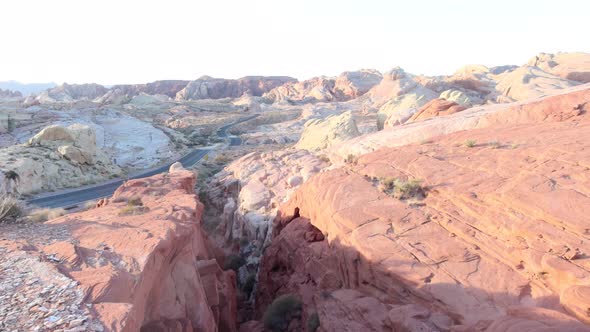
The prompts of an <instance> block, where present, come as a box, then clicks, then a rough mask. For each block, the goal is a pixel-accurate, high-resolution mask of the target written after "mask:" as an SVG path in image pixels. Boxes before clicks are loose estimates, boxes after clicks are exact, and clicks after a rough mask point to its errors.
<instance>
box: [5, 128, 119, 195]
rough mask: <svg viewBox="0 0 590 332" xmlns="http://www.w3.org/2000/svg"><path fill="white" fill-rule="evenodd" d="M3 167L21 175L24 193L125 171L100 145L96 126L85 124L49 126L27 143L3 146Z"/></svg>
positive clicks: (46, 189)
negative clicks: (97, 143)
mask: <svg viewBox="0 0 590 332" xmlns="http://www.w3.org/2000/svg"><path fill="white" fill-rule="evenodd" d="M0 167H1V168H2V169H3V170H4V171H9V170H10V171H14V172H16V174H18V175H19V179H20V180H19V183H18V189H19V192H20V193H22V194H33V193H39V192H43V191H52V190H57V189H62V188H70V187H79V186H83V185H87V184H91V183H95V182H102V181H105V180H108V179H110V178H113V177H117V176H120V175H122V173H123V171H122V169H121V168H120V167H118V166H117V165H116V164H114V163H113V162H112V160H111V159H110V158H109V157H107V155H106V154H105V153H104V152H102V150H100V149H98V148H97V146H96V133H95V131H94V129H93V128H91V127H89V126H86V125H82V124H72V125H70V126H68V127H64V126H60V125H52V126H48V127H46V128H44V129H43V130H41V131H40V132H39V133H37V134H36V135H35V136H33V137H32V138H31V139H30V140H29V141H28V142H27V144H23V145H13V146H10V147H7V148H4V149H0Z"/></svg>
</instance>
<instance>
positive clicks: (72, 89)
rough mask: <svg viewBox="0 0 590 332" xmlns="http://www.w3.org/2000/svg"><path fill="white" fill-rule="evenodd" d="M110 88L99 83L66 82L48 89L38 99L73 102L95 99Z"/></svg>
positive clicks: (44, 101) (46, 101) (41, 100)
mask: <svg viewBox="0 0 590 332" xmlns="http://www.w3.org/2000/svg"><path fill="white" fill-rule="evenodd" d="M107 92H108V89H107V88H105V87H104V86H102V85H99V84H67V83H64V84H62V85H60V86H57V87H55V88H51V89H48V90H46V91H44V92H42V93H41V94H40V95H39V96H37V100H38V101H39V102H41V103H42V104H43V103H55V102H72V101H75V100H94V99H96V98H98V97H100V96H102V95H104V94H105V93H107Z"/></svg>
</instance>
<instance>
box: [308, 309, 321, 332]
mask: <svg viewBox="0 0 590 332" xmlns="http://www.w3.org/2000/svg"><path fill="white" fill-rule="evenodd" d="M318 327H320V316H318V313H317V312H314V313H313V314H311V315H309V318H307V332H315V330H317V329H318Z"/></svg>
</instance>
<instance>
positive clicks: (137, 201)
mask: <svg viewBox="0 0 590 332" xmlns="http://www.w3.org/2000/svg"><path fill="white" fill-rule="evenodd" d="M127 206H143V202H142V201H141V197H138V196H133V197H130V198H129V199H128V200H127Z"/></svg>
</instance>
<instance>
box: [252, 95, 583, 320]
mask: <svg viewBox="0 0 590 332" xmlns="http://www.w3.org/2000/svg"><path fill="white" fill-rule="evenodd" d="M578 98H583V99H584V100H588V95H587V90H580V89H578V90H576V91H573V92H570V93H568V94H563V95H558V96H554V97H549V98H546V99H542V100H537V101H532V102H529V103H527V104H520V105H518V107H512V108H507V109H505V110H504V113H505V114H503V116H505V118H506V119H508V118H510V117H512V118H513V119H514V122H513V123H510V122H508V123H506V122H503V123H496V124H493V125H490V126H488V127H485V128H480V129H472V130H467V131H461V132H456V133H451V134H449V135H446V136H441V137H439V138H436V139H433V140H432V141H431V142H429V143H426V144H421V145H406V146H402V147H392V148H380V149H378V150H376V151H375V152H372V153H368V154H365V155H363V156H360V157H359V158H358V161H357V163H356V164H349V165H347V166H346V167H343V168H338V169H333V170H327V171H324V172H322V173H320V174H317V175H316V176H314V177H312V178H311V179H310V180H308V181H307V182H306V183H305V184H303V185H302V186H301V187H299V189H298V190H297V191H296V192H295V193H294V194H293V195H292V196H291V199H290V200H289V202H288V203H286V204H284V205H283V206H281V207H280V208H279V212H278V216H277V219H276V220H275V223H274V227H273V240H272V241H271V244H270V246H269V247H268V249H267V250H266V251H265V254H264V256H263V258H262V260H261V270H260V273H259V276H258V278H259V280H260V285H259V287H258V288H257V313H258V315H259V317H260V316H261V315H262V313H263V312H264V311H265V309H266V308H267V307H268V305H269V304H270V303H271V301H272V300H273V299H274V298H276V297H277V296H279V295H283V294H295V295H296V296H297V297H298V298H299V299H300V300H301V301H302V303H303V310H302V312H303V313H302V315H301V317H300V318H298V319H295V320H294V321H293V322H292V323H291V325H290V327H291V326H293V327H294V328H293V329H292V330H293V331H295V330H297V328H295V326H299V325H301V326H305V323H306V321H307V320H309V319H310V317H311V314H312V313H317V314H318V315H319V320H320V322H321V326H322V328H323V329H325V330H327V331H331V330H343V331H355V330H359V329H360V330H377V331H396V330H398V329H402V330H403V329H406V330H424V331H441V330H442V331H449V330H453V331H511V330H513V329H514V328H515V327H517V326H518V330H519V331H539V330H543V329H547V330H555V331H586V330H588V328H587V326H586V325H584V324H583V323H589V322H590V321H589V320H588V316H587V314H586V313H585V311H584V310H583V308H587V307H588V304H590V292H589V291H588V280H589V277H590V272H589V271H590V266H589V265H588V264H587V263H588V262H587V259H586V256H587V253H588V252H590V245H589V244H588V224H587V221H588V219H587V215H588V213H590V211H589V210H588V209H587V207H589V206H590V192H589V190H588V185H587V184H588V179H589V178H590V165H588V162H587V161H588V160H590V155H588V153H589V151H590V136H589V135H588V133H590V116H589V115H588V113H587V112H586V108H585V107H586V106H584V105H583V103H582V106H579V107H578V106H572V105H573V104H575V105H579V104H580V103H576V100H578ZM572 103H573V104H572ZM576 110H577V111H576ZM459 114H461V113H459ZM459 114H457V116H459ZM566 114H569V115H567V116H566ZM523 116H528V122H527V125H526V126H523V125H522V122H521V121H523ZM418 123H419V122H418ZM425 123H426V122H425ZM466 140H473V141H475V142H476V144H473V145H471V146H466V145H465V144H463V142H465V141H466ZM490 142H491V143H490ZM572 142H576V144H572ZM380 179H420V180H422V182H421V186H423V187H424V188H425V189H424V190H425V193H426V194H425V197H422V196H419V197H418V196H417V197H415V198H405V199H398V198H396V197H395V196H394V195H391V194H390V193H389V192H388V191H386V190H384V188H383V184H380V182H381V183H383V180H380ZM360 313H364V314H365V315H364V316H363V315H361V314H360ZM367 313H369V314H367ZM367 315H368V316H367ZM298 324H299V325H298Z"/></svg>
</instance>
